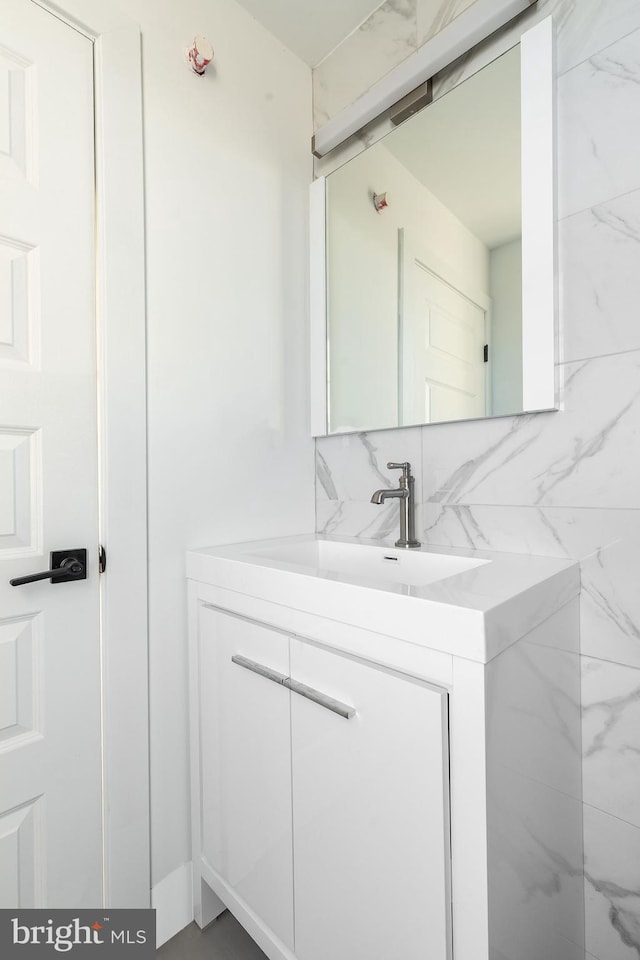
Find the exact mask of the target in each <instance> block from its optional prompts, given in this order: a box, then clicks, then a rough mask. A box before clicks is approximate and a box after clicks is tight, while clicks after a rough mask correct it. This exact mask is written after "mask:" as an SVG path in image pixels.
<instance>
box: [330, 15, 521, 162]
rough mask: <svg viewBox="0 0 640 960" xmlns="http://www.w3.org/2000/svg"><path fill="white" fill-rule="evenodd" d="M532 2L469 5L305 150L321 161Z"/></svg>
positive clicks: (339, 115)
mask: <svg viewBox="0 0 640 960" xmlns="http://www.w3.org/2000/svg"><path fill="white" fill-rule="evenodd" d="M536 2H537V0H475V3H473V4H472V6H470V7H469V8H468V10H465V11H464V13H461V14H460V15H459V16H458V17H456V18H455V20H452V21H451V23H449V24H448V25H447V26H446V27H444V28H443V29H442V30H440V31H439V32H438V33H437V34H436V35H435V36H434V37H432V38H431V39H430V40H427V42H426V43H424V44H423V45H422V46H421V47H420V48H419V49H418V50H416V52H415V53H413V54H411V56H410V57H407V59H406V60H404V61H403V62H402V63H400V64H398V66H397V67H394V69H393V70H391V71H390V72H389V73H387V74H386V76H384V77H383V78H382V79H381V80H379V81H378V83H376V84H374V85H373V86H372V87H371V88H370V89H369V90H367V92H366V93H365V94H363V95H362V96H361V97H359V99H358V100H356V101H355V102H354V103H352V104H350V106H348V107H345V109H344V110H341V111H340V113H338V114H336V116H335V117H333V118H332V119H331V120H329V121H328V122H327V123H325V124H324V125H323V126H322V127H320V128H319V129H318V130H316V132H315V134H314V136H313V139H312V141H311V150H312V152H313V155H314V156H316V157H324V156H326V154H327V153H329V152H330V151H331V150H333V149H335V147H337V146H339V145H340V144H341V143H344V141H345V140H347V139H348V138H349V137H351V136H353V134H354V133H357V132H358V130H361V129H362V127H364V126H366V124H367V123H371V121H372V120H375V119H376V117H378V116H380V114H381V113H384V112H385V110H389V109H390V108H391V107H393V106H394V105H395V104H397V103H398V102H399V101H400V100H402V99H403V98H404V97H407V96H408V95H409V94H411V93H412V91H414V90H415V89H416V87H419V86H420V84H424V83H426V82H427V81H428V80H429V79H430V78H431V77H433V76H434V75H435V74H436V73H438V71H440V70H443V69H444V68H445V67H447V66H449V64H451V63H453V62H454V60H457V59H458V57H461V56H462V55H463V54H464V53H466V52H467V51H468V50H470V49H471V48H472V47H474V46H475V45H476V44H478V43H481V41H482V40H486V38H487V37H489V36H491V34H492V33H495V31H496V30H499V29H500V27H503V26H504V25H505V24H506V23H509V21H510V20H513V18H514V17H517V16H518V14H520V13H522V12H523V11H524V10H527V9H528V8H529V7H531V6H533V4H534V3H536Z"/></svg>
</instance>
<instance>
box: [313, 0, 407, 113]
mask: <svg viewBox="0 0 640 960" xmlns="http://www.w3.org/2000/svg"><path fill="white" fill-rule="evenodd" d="M415 49H416V0H385V2H384V3H383V4H382V5H381V6H380V7H378V9H377V10H374V12H373V13H372V14H371V16H370V17H368V18H367V20H365V21H364V23H363V24H361V26H360V27H359V28H358V29H357V30H355V31H354V32H353V33H352V34H350V35H349V36H348V37H347V38H346V39H345V40H343V42H342V43H341V44H340V45H339V46H338V47H336V49H335V50H334V51H333V52H332V53H330V54H329V55H328V56H327V57H325V59H324V60H323V61H322V62H321V63H320V64H318V66H317V67H316V68H315V70H314V71H313V108H314V128H315V129H317V128H318V127H320V126H322V124H323V123H326V121H327V120H329V119H331V117H334V116H335V115H336V114H337V113H339V112H340V110H342V109H344V107H346V106H348V105H349V104H351V103H353V101H354V100H357V99H358V97H360V96H362V94H363V93H366V91H367V90H368V89H369V87H371V86H373V84H374V83H376V82H377V81H378V80H379V79H380V77H383V76H384V75H385V74H386V73H388V72H389V70H391V69H393V67H396V66H397V65H398V64H399V63H402V61H403V60H405V59H406V58H407V57H408V56H409V55H410V54H411V53H413V52H414V51H415Z"/></svg>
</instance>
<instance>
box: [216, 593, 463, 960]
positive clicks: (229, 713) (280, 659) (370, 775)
mask: <svg viewBox="0 0 640 960" xmlns="http://www.w3.org/2000/svg"><path fill="white" fill-rule="evenodd" d="M197 622H198V631H197V632H198V643H197V651H198V654H197V655H198V666H197V674H198V679H199V682H198V708H197V712H198V715H199V731H200V732H199V737H200V750H199V754H200V759H199V767H200V770H199V779H200V782H201V794H200V796H201V816H200V823H201V837H200V847H201V850H200V855H201V858H202V861H203V863H204V864H205V868H210V872H207V870H206V869H205V872H204V873H203V876H204V878H205V880H207V881H208V882H209V884H210V885H211V886H212V887H213V889H214V891H215V892H216V893H217V894H218V896H220V897H221V898H222V900H223V901H224V902H227V903H228V905H229V906H230V907H231V909H232V910H233V908H234V904H235V903H239V904H240V905H241V906H242V907H243V908H244V909H245V910H247V909H248V910H250V911H251V912H252V913H253V914H254V915H255V917H256V918H258V920H259V922H260V923H261V924H263V925H264V926H265V927H266V928H267V929H268V931H270V932H271V933H272V934H275V938H273V942H272V943H271V944H270V950H271V952H270V950H269V949H266V948H265V945H264V943H261V946H262V948H263V949H266V952H267V955H268V956H270V957H287V958H289V957H291V956H295V957H296V958H298V960H326V958H327V957H331V958H332V960H353V958H358V957H362V958H363V960H364V958H365V957H366V958H367V960H386V958H388V957H396V956H397V957H402V958H403V960H425V958H426V957H430V958H431V957H433V958H438V960H445V958H448V957H449V956H450V937H451V929H450V927H451V924H450V893H449V891H450V869H449V860H450V857H449V822H448V809H449V797H448V744H447V692H446V690H444V689H443V688H441V687H438V686H434V685H432V684H429V683H425V682H423V681H420V680H414V679H413V678H411V677H408V676H405V675H402V674H400V673H398V672H396V671H393V670H389V669H385V668H383V667H380V666H376V665H374V664H370V663H367V662H365V661H363V660H362V659H359V658H354V657H352V656H347V655H343V654H341V653H339V652H336V651H333V650H327V649H326V648H324V647H323V646H321V645H318V644H316V643H312V642H310V641H307V640H305V639H303V638H300V637H296V636H290V635H289V636H288V635H287V634H286V633H284V632H281V631H279V630H277V629H272V628H270V627H269V626H265V625H263V624H259V623H255V622H252V621H251V620H249V619H245V618H242V617H239V616H235V615H232V614H230V613H227V612H225V611H223V610H220V609H216V608H215V607H213V606H210V605H207V604H200V605H199V609H198V614H197ZM301 684H302V686H301ZM229 895H230V896H231V897H232V898H233V900H232V902H229V901H228V900H227V897H228V896H229Z"/></svg>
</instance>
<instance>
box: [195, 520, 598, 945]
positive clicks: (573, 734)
mask: <svg viewBox="0 0 640 960" xmlns="http://www.w3.org/2000/svg"><path fill="white" fill-rule="evenodd" d="M187 573H188V577H189V580H190V583H189V611H190V613H189V619H190V626H189V651H190V653H189V659H190V699H191V707H190V709H191V769H192V837H193V846H192V857H193V876H194V884H193V894H194V912H195V917H196V920H197V922H198V923H199V924H200V925H201V926H204V925H206V924H207V923H208V922H209V921H211V920H213V919H214V918H215V917H216V916H217V915H218V914H219V913H221V912H222V910H224V908H225V907H227V908H229V910H231V912H232V913H233V914H234V915H235V916H236V918H237V919H238V920H239V921H240V923H241V924H242V925H243V926H244V927H245V929H246V930H247V931H248V933H249V934H250V935H251V937H253V939H254V940H255V941H256V943H257V944H258V946H259V947H260V948H261V949H262V950H263V952H264V953H265V954H266V956H267V957H269V958H270V960H452V958H455V960H542V958H544V960H584V884H583V867H582V864H583V841H582V779H581V754H582V750H581V739H580V737H581V735H580V730H581V719H580V718H581V711H580V665H579V656H578V654H579V632H578V631H579V588H580V579H579V570H578V567H577V566H576V565H575V564H573V563H571V562H568V561H565V560H558V559H554V558H547V557H529V556H517V555H513V554H497V553H489V552H480V551H462V550H456V551H453V550H450V551H447V550H446V549H444V548H441V549H440V550H435V549H431V548H428V547H427V548H422V550H416V551H407V552H403V551H399V550H394V548H393V546H391V545H388V544H385V545H380V544H367V543H363V542H357V541H348V540H345V539H340V538H330V537H320V536H314V535H311V536H305V535H303V536H300V537H292V538H282V539H281V540H275V541H260V542H255V543H246V544H234V545H229V546H226V547H210V548H204V549H202V550H198V551H193V552H191V553H190V554H189V555H188V559H187Z"/></svg>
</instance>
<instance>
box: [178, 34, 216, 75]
mask: <svg viewBox="0 0 640 960" xmlns="http://www.w3.org/2000/svg"><path fill="white" fill-rule="evenodd" d="M185 59H186V61H187V63H188V64H189V66H190V67H191V69H192V70H193V72H194V73H197V74H198V76H199V77H202V76H204V74H205V71H206V69H207V67H208V66H209V64H210V63H211V61H212V60H213V47H212V46H211V44H210V43H209V41H208V40H207V38H206V37H202V36H196V37H194V38H193V43H192V45H191V46H190V47H188V48H187V49H186V50H185Z"/></svg>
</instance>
